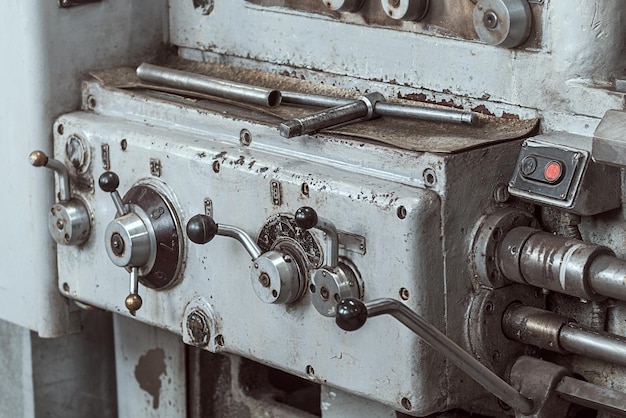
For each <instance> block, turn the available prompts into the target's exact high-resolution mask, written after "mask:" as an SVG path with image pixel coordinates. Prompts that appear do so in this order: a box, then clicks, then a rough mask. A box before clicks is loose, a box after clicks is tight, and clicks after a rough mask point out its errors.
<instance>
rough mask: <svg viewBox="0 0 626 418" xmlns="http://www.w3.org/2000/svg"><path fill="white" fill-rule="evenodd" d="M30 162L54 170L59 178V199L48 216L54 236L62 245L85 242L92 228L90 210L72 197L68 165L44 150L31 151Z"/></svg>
mask: <svg viewBox="0 0 626 418" xmlns="http://www.w3.org/2000/svg"><path fill="white" fill-rule="evenodd" d="M30 163H31V164H32V165H33V166H34V167H46V168H49V169H51V170H53V171H54V172H55V173H57V176H58V178H59V201H58V203H56V204H54V205H53V206H52V208H51V210H50V212H49V216H48V229H49V230H50V235H52V238H54V240H55V241H56V242H57V243H59V244H61V245H78V244H82V243H83V242H85V241H86V240H87V238H89V232H90V230H91V223H90V220H89V211H88V210H87V207H86V206H85V204H84V203H83V202H82V201H80V200H79V199H74V198H72V193H71V190H70V175H69V172H68V171H67V167H65V165H63V163H61V162H60V161H58V160H55V159H54V158H48V156H47V155H46V154H45V153H44V152H43V151H33V152H31V153H30Z"/></svg>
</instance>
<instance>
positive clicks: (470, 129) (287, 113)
mask: <svg viewBox="0 0 626 418" xmlns="http://www.w3.org/2000/svg"><path fill="white" fill-rule="evenodd" d="M166 64H167V66H169V67H172V68H175V69H180V70H184V71H189V72H194V73H199V74H205V75H211V76H212V77H217V78H221V79H225V80H229V81H236V82H240V83H247V84H251V85H255V86H261V87H268V88H275V89H278V90H291V91H300V92H308V93H314V94H324V95H331V96H339V97H352V98H356V97H358V96H360V95H361V93H360V92H357V91H350V90H346V89H340V88H337V87H333V86H328V85H323V84H318V83H312V82H308V81H306V80H300V79H296V78H292V77H289V76H287V75H277V74H269V73H264V72H261V71H255V70H248V69H243V68H236V67H231V66H226V65H219V64H209V63H200V62H191V61H186V60H181V59H171V60H170V61H169V62H168V63H166ZM92 75H93V76H94V77H96V78H97V79H98V80H99V81H100V82H101V83H102V84H103V85H104V86H107V87H114V88H124V89H132V90H133V91H136V92H137V93H138V94H140V93H142V92H144V91H155V90H157V91H160V92H163V93H167V94H169V95H170V96H168V97H169V98H170V99H171V100H183V99H182V98H181V97H186V98H191V100H184V103H186V104H187V105H189V106H197V107H201V108H203V109H209V110H212V111H215V112H220V113H221V114H226V115H229V116H230V117H235V118H246V119H252V120H254V121H257V122H260V123H264V124H270V125H273V124H275V125H277V126H278V124H279V123H280V122H282V121H283V120H286V119H291V118H295V117H301V116H304V115H307V114H309V113H311V108H307V107H299V106H291V105H289V106H288V105H281V106H279V107H277V108H274V109H271V110H268V109H264V108H261V107H257V106H252V105H247V104H240V103H235V102H232V101H229V100H224V99H215V98H213V97H209V96H205V95H202V94H198V93H192V92H186V91H181V90H176V89H171V88H166V87H162V86H153V85H147V84H145V83H142V82H140V81H139V79H138V78H137V77H136V75H135V72H134V69H132V68H117V69H113V70H105V71H98V72H93V73H92ZM172 95H174V96H172ZM177 96H178V97H177ZM162 97H163V96H162ZM389 101H390V102H394V103H402V104H413V105H419V106H426V107H433V108H438V107H439V106H436V105H432V104H428V103H421V102H420V103H416V102H415V101H411V100H403V99H394V98H391V99H389ZM537 124H538V120H537V119H529V120H520V119H515V118H510V119H509V118H495V117H491V116H488V115H484V116H482V117H481V123H480V124H479V126H460V125H452V124H442V123H432V122H426V121H414V120H406V119H399V118H390V117H383V118H379V119H376V120H370V121H367V122H361V123H356V124H352V125H346V126H343V127H340V128H334V129H332V130H327V131H324V133H325V134H334V135H341V136H343V137H347V138H351V139H354V140H358V141H361V142H373V143H378V144H386V145H389V146H392V147H396V148H399V149H404V150H409V151H418V152H420V151H424V152H437V153H456V152H460V151H464V150H467V149H472V148H477V147H482V146H485V145H490V144H494V143H498V142H503V141H507V140H513V139H518V138H522V137H525V136H528V135H529V134H531V133H532V132H533V131H534V130H535V128H536V127H537Z"/></svg>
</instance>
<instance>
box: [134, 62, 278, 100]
mask: <svg viewBox="0 0 626 418" xmlns="http://www.w3.org/2000/svg"><path fill="white" fill-rule="evenodd" d="M137 77H139V79H140V80H143V81H149V82H152V83H157V84H163V85H166V86H170V87H176V88H181V89H186V90H190V91H196V92H200V93H205V94H208V95H211V96H216V97H221V98H224V99H231V100H237V101H240V102H245V103H252V104H257V105H260V106H266V107H276V106H278V105H279V104H280V102H281V100H282V95H281V93H280V91H278V90H273V89H267V88H263V87H257V86H251V85H249V84H242V83H236V82H233V81H227V80H221V79H218V78H214V77H209V76H205V75H201V74H194V73H189V72H186V71H179V70H173V69H171V68H165V67H159V66H157V65H152V64H145V63H144V64H141V65H140V66H139V67H138V68H137Z"/></svg>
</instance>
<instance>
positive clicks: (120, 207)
mask: <svg viewBox="0 0 626 418" xmlns="http://www.w3.org/2000/svg"><path fill="white" fill-rule="evenodd" d="M111 199H113V204H114V205H115V209H117V214H118V217H119V216H124V215H127V214H128V206H126V205H125V204H124V201H123V200H122V198H121V197H120V194H119V193H118V191H117V190H115V191H113V192H111Z"/></svg>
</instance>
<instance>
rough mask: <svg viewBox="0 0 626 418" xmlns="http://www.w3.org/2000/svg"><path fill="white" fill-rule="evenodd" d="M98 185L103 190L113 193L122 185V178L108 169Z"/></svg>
mask: <svg viewBox="0 0 626 418" xmlns="http://www.w3.org/2000/svg"><path fill="white" fill-rule="evenodd" d="M98 185H99V186H100V189H102V191H104V192H107V193H113V192H114V191H116V190H117V188H118V187H119V186H120V178H119V177H118V176H117V174H115V173H114V172H112V171H106V172H104V173H102V175H101V176H100V178H99V179H98Z"/></svg>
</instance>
